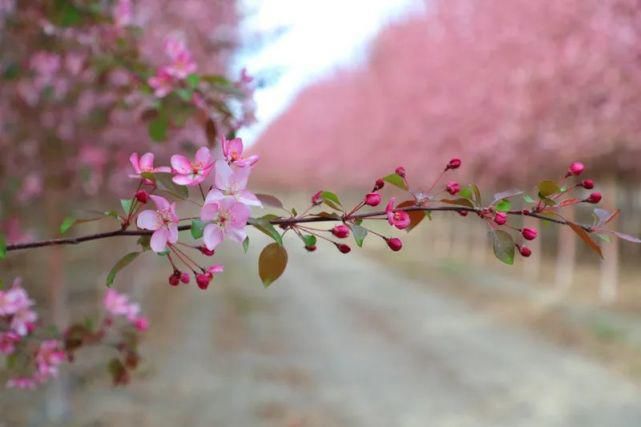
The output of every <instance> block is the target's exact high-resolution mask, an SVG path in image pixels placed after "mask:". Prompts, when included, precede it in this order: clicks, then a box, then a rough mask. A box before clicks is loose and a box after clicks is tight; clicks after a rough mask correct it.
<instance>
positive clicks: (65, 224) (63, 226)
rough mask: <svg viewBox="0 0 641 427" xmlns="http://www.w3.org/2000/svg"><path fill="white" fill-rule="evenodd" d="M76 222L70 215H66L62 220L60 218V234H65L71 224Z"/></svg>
mask: <svg viewBox="0 0 641 427" xmlns="http://www.w3.org/2000/svg"><path fill="white" fill-rule="evenodd" d="M75 223H76V218H74V217H72V216H68V217H66V218H65V219H64V220H62V224H60V234H65V233H66V232H67V231H69V229H70V228H71V227H73V225H74V224H75Z"/></svg>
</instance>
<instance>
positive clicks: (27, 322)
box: [0, 278, 149, 390]
mask: <svg viewBox="0 0 641 427" xmlns="http://www.w3.org/2000/svg"><path fill="white" fill-rule="evenodd" d="M34 305H35V303H34V301H33V300H32V299H31V298H30V297H29V295H28V293H27V291H26V290H25V289H24V288H23V287H22V285H21V280H20V279H19V278H17V279H15V280H14V281H13V284H12V285H11V287H10V288H9V289H7V290H0V325H1V326H2V328H3V329H2V330H1V331H0V354H2V355H3V356H5V357H6V358H7V360H8V361H9V360H11V361H12V362H11V363H9V362H8V367H9V371H11V376H10V377H9V379H8V380H7V382H6V387H7V388H16V389H24V390H33V389H35V388H36V387H38V386H39V385H41V384H44V383H45V382H47V381H48V380H50V379H52V378H55V377H56V376H57V375H58V373H59V368H60V365H62V364H63V363H64V362H65V361H68V360H69V361H71V360H73V351H74V350H76V349H77V348H79V347H80V346H81V345H82V344H83V343H82V342H80V343H75V344H73V339H77V338H78V337H77V336H76V337H75V338H73V337H72V335H74V333H75V332H77V331H78V329H79V328H80V329H83V328H84V329H83V330H85V333H84V337H82V339H84V340H85V341H87V342H86V343H90V342H91V343H93V344H97V343H100V342H101V341H103V340H104V338H105V337H106V335H107V330H108V328H109V327H110V326H111V325H112V324H113V322H114V318H115V317H123V318H125V319H126V320H127V322H128V323H129V324H130V325H131V326H132V327H133V328H134V330H136V331H138V332H144V331H146V330H147V328H148V327H149V321H148V320H147V318H146V317H145V316H143V315H142V313H141V310H140V305H139V304H137V303H135V302H132V301H130V300H129V298H128V296H127V295H125V294H121V293H119V292H117V291H115V290H113V289H109V290H108V291H107V293H106V294H105V297H104V300H103V306H104V309H105V311H106V313H107V317H106V318H105V320H104V322H103V326H102V328H101V329H100V330H98V331H93V332H91V331H88V330H86V328H85V327H79V326H78V325H72V326H71V327H69V328H68V329H67V330H66V331H65V332H64V333H63V334H61V336H55V335H51V334H47V333H45V332H43V331H44V328H42V325H39V324H38V315H37V313H36V312H35V311H34V309H33V307H34ZM5 328H6V329H5ZM76 335H77V334H76ZM89 337H90V338H91V340H88V339H87V338H89ZM70 338H72V339H71V340H70ZM13 365H17V367H13Z"/></svg>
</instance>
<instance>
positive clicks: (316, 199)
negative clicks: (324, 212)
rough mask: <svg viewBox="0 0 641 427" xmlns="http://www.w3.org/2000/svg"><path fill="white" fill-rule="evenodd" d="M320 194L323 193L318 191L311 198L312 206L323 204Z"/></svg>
mask: <svg viewBox="0 0 641 427" xmlns="http://www.w3.org/2000/svg"><path fill="white" fill-rule="evenodd" d="M322 194H323V192H322V191H319V192H317V193H316V194H314V195H313V196H312V205H320V204H321V203H323V197H322Z"/></svg>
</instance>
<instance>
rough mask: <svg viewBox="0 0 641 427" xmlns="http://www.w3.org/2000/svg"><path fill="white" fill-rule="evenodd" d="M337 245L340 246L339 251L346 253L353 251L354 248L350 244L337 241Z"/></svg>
mask: <svg viewBox="0 0 641 427" xmlns="http://www.w3.org/2000/svg"><path fill="white" fill-rule="evenodd" d="M336 247H337V248H338V250H339V251H341V252H342V253H344V254H348V253H350V252H351V251H352V248H350V247H349V246H348V245H345V244H343V243H336Z"/></svg>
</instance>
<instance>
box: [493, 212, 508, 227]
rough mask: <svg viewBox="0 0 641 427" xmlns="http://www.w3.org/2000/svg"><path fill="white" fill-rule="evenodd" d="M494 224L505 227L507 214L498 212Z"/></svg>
mask: <svg viewBox="0 0 641 427" xmlns="http://www.w3.org/2000/svg"><path fill="white" fill-rule="evenodd" d="M494 222H495V223H496V224H497V225H504V224H505V223H506V222H507V214H506V213H505V212H497V213H496V215H494Z"/></svg>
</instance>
